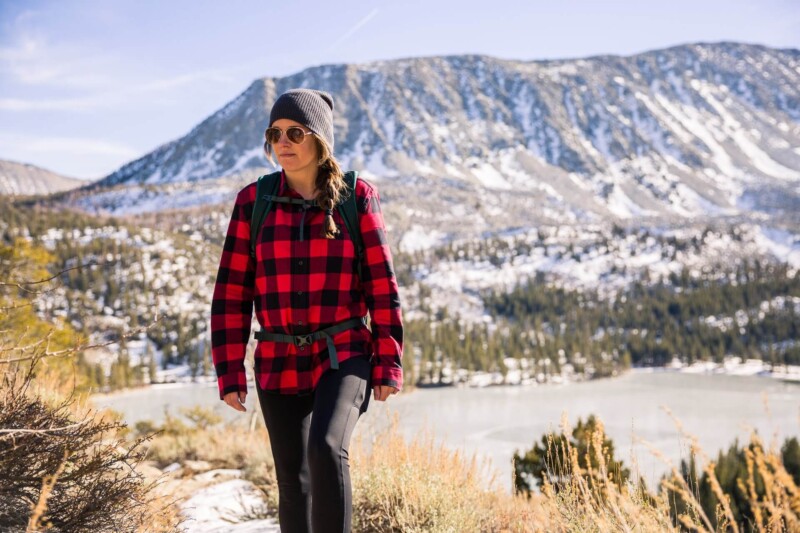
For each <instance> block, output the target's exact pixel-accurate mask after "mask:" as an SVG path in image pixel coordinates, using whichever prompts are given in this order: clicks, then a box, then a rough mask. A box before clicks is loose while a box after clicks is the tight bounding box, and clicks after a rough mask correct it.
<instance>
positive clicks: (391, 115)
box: [86, 43, 800, 220]
mask: <svg viewBox="0 0 800 533" xmlns="http://www.w3.org/2000/svg"><path fill="white" fill-rule="evenodd" d="M292 87H314V88H320V89H323V90H326V91H329V92H331V93H333V95H334V98H335V101H336V110H335V117H336V118H335V121H336V139H337V142H336V150H337V154H338V156H339V157H340V159H341V160H342V161H343V162H344V164H345V165H346V166H348V167H351V168H357V169H364V170H366V171H367V172H368V173H369V175H372V176H374V177H380V178H381V179H382V181H387V182H393V183H396V184H398V185H400V187H398V189H401V190H404V191H406V192H405V194H404V195H403V196H401V197H400V198H399V199H400V200H411V199H412V198H416V197H418V195H419V194H420V193H422V192H423V191H427V190H428V189H429V187H430V185H431V183H434V184H436V186H437V187H442V186H443V187H445V188H446V189H447V188H452V189H454V190H455V189H461V190H474V191H479V194H483V193H481V192H480V191H491V194H497V193H500V192H503V191H507V192H509V193H511V194H510V196H511V197H512V202H517V203H519V202H520V201H524V202H525V205H526V206H527V212H528V213H529V217H531V218H532V219H534V220H535V219H542V218H545V219H547V218H551V217H548V214H549V215H557V218H559V219H566V220H599V219H602V218H607V217H616V218H639V217H643V216H656V217H658V216H664V215H666V216H670V217H673V216H678V217H694V216H708V215H711V216H715V215H730V214H739V213H743V212H749V211H752V210H763V211H767V212H770V213H772V212H773V211H775V210H776V209H777V210H779V211H794V210H796V209H797V207H798V206H799V204H800V51H798V50H777V49H771V48H766V47H763V46H757V45H747V44H737V43H720V44H693V45H685V46H678V47H674V48H669V49H665V50H658V51H652V52H647V53H643V54H638V55H635V56H631V57H615V56H602V57H592V58H587V59H578V60H563V61H534V62H522V61H509V60H500V59H495V58H491V57H485V56H450V57H431V58H416V59H402V60H393V61H380V62H374V63H367V64H361V65H326V66H320V67H314V68H310V69H307V70H304V71H302V72H300V73H297V74H294V75H292V76H287V77H284V78H278V79H273V78H264V79H260V80H256V81H255V82H253V83H252V84H251V85H250V87H248V88H247V90H245V91H244V92H243V93H242V94H241V95H239V96H238V97H237V98H235V99H234V100H233V101H231V102H230V103H229V104H227V105H226V106H225V107H224V108H223V109H221V110H220V111H218V112H217V113H215V114H213V115H212V116H210V117H209V118H207V119H206V120H205V121H203V122H202V123H201V124H199V125H198V126H197V127H195V128H194V129H193V130H192V131H191V132H189V133H188V134H187V135H186V136H185V137H183V138H180V139H178V140H175V141H173V142H171V143H168V144H165V145H164V146H162V147H160V148H159V149H157V150H155V151H154V152H152V153H150V154H148V155H146V156H144V157H142V158H140V159H138V160H136V161H133V162H131V163H129V164H127V165H125V166H124V167H122V168H120V169H119V170H118V171H116V172H115V173H113V174H111V175H110V176H108V177H106V178H105V179H103V180H102V181H101V182H100V184H101V185H103V186H108V185H120V184H124V185H136V186H142V185H147V186H157V185H159V184H169V183H181V182H197V181H201V180H207V179H213V178H218V177H223V176H227V175H230V174H241V173H244V174H247V173H248V172H250V173H251V177H253V178H254V177H255V176H257V173H258V170H257V169H259V168H261V167H264V166H266V165H267V163H266V159H265V156H264V154H263V148H262V142H263V130H264V127H265V126H266V122H267V120H268V119H267V117H268V112H269V109H270V107H271V105H272V102H273V101H274V100H275V98H276V97H277V95H279V94H280V93H281V92H283V91H285V90H287V89H289V88H292ZM152 190H157V187H156V188H154V189H152ZM443 196H445V197H446V196H448V195H447V194H445V195H443ZM517 197H519V199H516V200H515V199H514V198H517ZM88 203H89V204H91V200H90V201H89V202H88ZM532 206H535V208H534V209H531V207H532ZM86 207H90V206H86ZM445 207H446V208H449V207H452V206H451V205H447V206H445ZM440 210H441V206H440ZM551 219H552V218H551Z"/></svg>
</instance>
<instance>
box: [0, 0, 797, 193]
mask: <svg viewBox="0 0 800 533" xmlns="http://www.w3.org/2000/svg"><path fill="white" fill-rule="evenodd" d="M723 40H727V41H742V42H748V43H759V44H765V45H769V46H774V47H779V48H800V2H798V1H797V0H761V1H758V2H756V1H753V2H747V1H741V0H727V1H723V0H708V1H703V0H694V1H686V0H672V1H671V2H651V1H643V0H618V1H607V2H600V1H588V0H562V1H560V2H556V1H553V0H550V1H539V0H528V1H524V0H514V1H502V0H495V1H482V2H471V1H469V0H466V1H465V0H460V1H458V0H447V1H436V0H427V1H422V0H406V1H394V2H393V1H389V0H362V1H345V0H339V1H336V2H331V1H327V2H321V1H317V0H306V1H283V2H274V1H265V0H262V1H236V0H231V1H229V2H221V1H217V2H212V1H203V0H194V1H185V0H176V1H162V0H159V1H150V0H144V1H143V0H138V1H131V0H117V1H106V0H84V1H67V0H62V1H49V0H41V1H38V0H29V1H8V0H0V159H11V160H15V161H21V162H26V163H33V164H36V165H39V166H42V167H44V168H47V169H49V170H53V171H55V172H59V173H61V174H65V175H68V176H74V177H79V178H85V179H95V178H99V177H102V176H104V175H106V174H108V173H109V172H111V171H113V170H116V169H117V168H118V167H119V166H121V165H122V164H124V163H126V162H128V161H130V160H132V159H134V158H136V157H139V156H141V155H144V154H146V153H147V152H149V151H151V150H152V149H154V148H156V147H157V146H159V145H161V144H163V143H165V142H168V141H170V140H173V139H175V138H177V137H180V136H182V135H184V134H185V133H187V132H188V131H189V130H190V129H191V128H192V127H194V126H195V125H197V124H198V123H199V122H201V121H202V120H203V119H205V118H206V117H207V116H208V115H210V114H211V113H213V112H214V111H216V110H218V109H219V108H220V107H222V106H223V105H224V104H225V103H227V102H228V101H230V100H231V99H233V98H234V97H235V96H236V95H238V94H239V93H240V92H242V91H243V90H244V89H245V88H246V87H247V86H248V85H249V84H250V82H252V81H253V80H254V79H256V78H260V77H264V76H283V75H286V74H290V73H294V72H298V71H300V70H302V69H304V68H306V67H309V66H314V65H320V64H325V63H353V62H365V61H371V60H378V59H393V58H398V57H412V56H431V55H444V54H462V53H480V54H488V55H493V56H497V57H502V58H512V59H523V60H528V59H531V60H532V59H552V58H571V57H584V56H591V55H598V54H621V55H630V54H634V53H637V52H642V51H646V50H652V49H656V48H662V47H667V46H672V45H676V44H684V43H688V42H698V41H703V42H717V41H723Z"/></svg>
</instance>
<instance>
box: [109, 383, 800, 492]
mask: <svg viewBox="0 0 800 533" xmlns="http://www.w3.org/2000/svg"><path fill="white" fill-rule="evenodd" d="M254 400H255V394H254V391H252V390H251V394H249V395H248V398H247V406H248V411H249V410H251V409H252V407H253V401H254ZM95 403H96V404H97V405H98V406H107V407H111V408H112V409H115V410H117V411H120V412H121V413H122V414H123V416H124V417H125V418H126V420H127V421H128V422H130V423H134V422H136V421H137V420H142V419H153V420H161V419H163V416H164V410H165V409H169V410H170V411H171V412H173V413H176V414H177V413H178V410H179V409H180V408H181V407H189V406H192V405H195V404H202V405H206V406H209V407H212V408H214V409H215V410H217V411H218V412H220V413H222V414H225V415H226V416H227V417H229V418H233V417H235V416H241V415H240V414H239V413H236V412H235V411H233V410H232V409H230V408H227V407H226V406H225V405H224V404H223V403H222V402H221V401H220V400H219V397H218V393H217V388H216V385H208V384H193V385H165V386H154V387H151V388H148V389H141V390H135V391H130V392H124V393H120V394H116V395H109V396H105V397H96V399H95ZM662 406H663V407H667V408H668V409H670V410H671V411H672V413H674V415H675V416H676V417H677V418H678V419H679V420H680V422H681V423H682V424H683V426H684V428H685V429H686V430H687V431H688V432H689V433H691V434H692V435H694V436H696V437H697V438H698V441H699V443H700V445H701V446H702V448H703V449H704V450H705V452H706V453H707V454H708V455H709V456H711V457H716V455H717V452H718V451H719V450H721V449H723V448H727V447H728V446H729V445H731V444H732V443H733V441H734V439H735V438H737V437H738V438H739V441H740V443H741V442H744V441H746V440H747V439H748V436H749V433H750V431H751V430H753V429H755V430H757V431H758V433H759V434H760V435H761V436H762V437H763V438H764V439H765V440H766V441H767V443H768V444H769V443H770V442H771V441H772V440H773V439H774V438H775V437H777V438H778V439H779V443H782V442H783V439H784V438H785V437H787V436H797V435H800V384H797V383H787V382H782V381H778V380H775V379H769V378H762V377H752V376H727V375H704V374H701V375H697V374H682V373H677V372H665V371H655V372H648V371H634V372H630V373H628V374H626V375H624V376H621V377H618V378H613V379H604V380H597V381H590V382H585V383H573V384H568V385H540V386H526V387H488V388H482V389H475V388H454V387H443V388H431V389H418V390H416V391H414V392H412V393H410V394H403V395H399V396H394V397H392V398H391V399H390V400H389V401H388V402H386V403H380V402H374V401H373V402H371V403H370V407H369V410H368V412H367V413H366V415H364V416H363V417H362V419H361V420H360V421H359V423H358V426H356V433H355V438H358V437H359V436H361V437H362V438H364V440H369V436H370V435H371V434H373V433H375V432H377V431H379V430H381V429H383V428H385V427H386V426H387V425H388V423H389V421H390V420H391V418H392V416H393V414H394V413H395V412H396V413H397V416H398V417H399V422H400V426H401V429H402V431H403V432H404V434H405V435H406V436H407V437H411V436H413V435H415V434H417V433H418V432H419V431H421V430H423V429H427V430H430V431H431V432H432V433H433V434H434V435H435V436H436V437H437V438H440V439H442V440H443V442H445V443H446V444H447V445H448V446H450V447H452V448H459V449H462V450H464V451H465V452H467V453H469V454H472V453H477V454H479V455H480V456H481V457H486V458H487V459H488V460H489V461H490V464H491V465H492V466H493V468H494V469H495V470H496V480H497V483H498V486H500V487H502V488H504V489H507V490H508V489H510V486H511V458H512V456H513V454H514V452H515V451H517V450H523V449H528V448H530V447H531V446H532V445H533V442H534V440H539V439H540V438H541V436H542V434H543V433H544V432H546V431H548V430H551V429H555V430H557V429H558V428H559V425H560V421H561V417H562V414H563V413H566V414H567V416H568V420H569V423H570V424H571V425H574V424H575V423H576V421H577V419H578V417H582V418H584V419H585V418H586V416H588V415H589V414H596V415H598V416H599V417H600V418H601V419H602V421H603V423H604V425H605V428H606V432H607V434H608V435H609V436H610V437H611V438H612V439H613V440H614V444H615V447H616V454H617V458H620V459H622V460H623V461H624V462H625V464H626V466H628V467H631V466H632V464H633V460H632V457H633V456H635V457H636V461H637V462H638V469H639V471H640V473H641V474H642V476H643V477H644V478H645V480H646V481H647V484H648V486H649V487H650V488H651V489H653V488H654V485H655V483H656V481H657V480H658V478H659V477H660V475H661V474H662V473H664V472H665V471H666V469H667V467H666V466H665V465H664V464H663V463H661V462H660V461H658V460H656V459H655V458H654V457H653V456H652V454H650V452H649V451H647V449H646V448H645V447H644V446H643V445H641V444H639V443H638V440H636V439H644V440H646V441H648V442H650V443H652V444H653V445H654V446H655V447H656V448H658V449H659V450H660V451H661V452H663V453H664V454H665V455H666V456H667V457H668V458H669V459H670V460H672V461H674V462H675V463H676V464H678V463H679V461H680V459H681V458H682V457H687V455H688V449H689V442H688V440H687V439H686V438H684V437H682V436H681V435H680V434H679V432H678V430H677V429H676V428H675V425H674V424H673V422H672V420H671V418H670V417H669V415H668V414H667V413H666V412H665V411H664V410H663V409H662ZM248 414H249V413H248ZM634 437H635V438H634Z"/></svg>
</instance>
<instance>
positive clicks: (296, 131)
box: [286, 126, 306, 144]
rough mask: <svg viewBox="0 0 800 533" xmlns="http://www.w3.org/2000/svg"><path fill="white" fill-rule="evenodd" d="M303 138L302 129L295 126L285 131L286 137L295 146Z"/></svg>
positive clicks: (304, 134)
mask: <svg viewBox="0 0 800 533" xmlns="http://www.w3.org/2000/svg"><path fill="white" fill-rule="evenodd" d="M305 136H306V132H304V131H303V128H298V127H297V126H292V127H291V128H288V129H287V130H286V137H288V138H289V140H290V141H291V142H293V143H295V144H300V143H302V142H303V138H304V137H305Z"/></svg>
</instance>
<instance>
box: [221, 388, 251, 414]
mask: <svg viewBox="0 0 800 533" xmlns="http://www.w3.org/2000/svg"><path fill="white" fill-rule="evenodd" d="M222 399H223V400H224V401H225V403H227V404H228V405H230V406H231V407H233V408H234V409H236V410H237V411H241V412H243V413H244V412H245V411H247V408H245V406H244V401H245V400H246V399H247V393H246V392H244V391H238V392H229V393H228V394H226V395H225V396H223V397H222Z"/></svg>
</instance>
